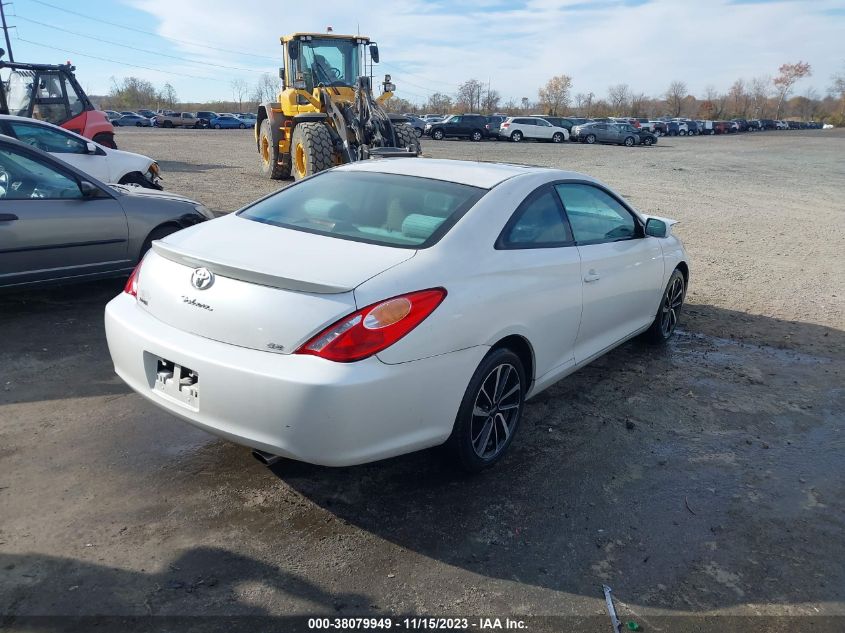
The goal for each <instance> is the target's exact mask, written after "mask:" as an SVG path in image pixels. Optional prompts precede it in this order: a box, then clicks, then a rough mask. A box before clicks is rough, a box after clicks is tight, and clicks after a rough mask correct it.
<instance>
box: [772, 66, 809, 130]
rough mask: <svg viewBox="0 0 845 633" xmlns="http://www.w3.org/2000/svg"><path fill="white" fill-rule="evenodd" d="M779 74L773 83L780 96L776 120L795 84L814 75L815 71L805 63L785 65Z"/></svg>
mask: <svg viewBox="0 0 845 633" xmlns="http://www.w3.org/2000/svg"><path fill="white" fill-rule="evenodd" d="M778 72H779V73H780V74H779V75H778V76H777V77H775V78H774V81H773V82H772V83H773V84H774V85H775V89H776V90H777V96H778V107H777V111H776V113H775V118H776V119H779V118H780V111H781V108H782V107H783V102H784V101H785V100H786V98H787V97H788V96H789V93H790V92H791V91H792V87H793V86H794V85H795V82H796V81H798V80H799V79H803V78H804V77H809V76H810V75H812V74H813V69H812V68H811V67H810V64H807V63H805V62H796V63H794V64H783V65H782V66H781V67H780V68H778Z"/></svg>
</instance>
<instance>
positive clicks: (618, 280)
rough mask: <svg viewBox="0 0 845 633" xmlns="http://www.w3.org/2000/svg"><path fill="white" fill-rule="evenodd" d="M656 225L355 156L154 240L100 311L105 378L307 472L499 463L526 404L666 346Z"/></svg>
mask: <svg viewBox="0 0 845 633" xmlns="http://www.w3.org/2000/svg"><path fill="white" fill-rule="evenodd" d="M672 224H673V222H672V221H671V220H667V219H665V218H657V217H650V216H646V215H643V214H641V213H639V212H638V211H636V210H635V209H633V208H632V207H631V206H630V205H628V204H627V203H626V202H625V201H624V200H623V199H622V198H621V197H620V196H619V195H618V194H616V193H614V192H613V191H612V190H610V189H609V188H608V187H606V186H605V185H603V184H601V183H600V182H598V181H596V180H594V179H593V178H590V177H588V176H584V175H581V174H577V173H572V172H565V171H558V170H554V169H545V168H538V167H525V166H519V165H501V164H491V163H473V162H462V161H448V160H433V159H422V158H420V159H409V160H400V159H390V160H372V161H363V162H359V163H355V164H351V165H345V166H342V167H337V168H335V169H332V170H329V171H326V172H323V173H320V174H318V175H316V176H314V177H311V178H307V179H305V180H302V181H301V182H298V183H296V184H294V185H291V186H289V187H287V188H286V189H283V190H281V191H279V192H277V193H274V194H272V195H270V196H267V197H265V198H263V199H261V200H259V201H258V202H255V203H253V204H251V205H249V206H247V207H246V208H244V209H242V210H241V211H239V212H237V213H233V214H231V215H228V216H225V217H221V218H218V219H215V220H212V221H210V222H205V223H203V224H199V225H197V226H194V227H191V228H188V229H185V230H183V231H180V232H178V233H175V234H173V235H171V236H169V237H167V238H165V239H163V240H160V241H157V242H154V243H153V247H152V250H151V251H150V252H149V253H148V254H147V256H146V257H145V258H144V260H143V261H142V263H141V264H140V265H139V266H138V268H137V269H136V270H135V272H134V273H133V274H132V277H131V278H130V279H129V281H128V282H127V285H126V289H125V292H124V293H122V294H121V295H119V296H118V297H116V298H115V299H114V300H112V301H111V302H110V303H109V304H108V306H107V308H106V334H107V336H108V344H109V349H110V351H111V355H112V358H113V360H114V365H115V369H116V371H117V373H118V375H119V376H120V377H121V378H123V380H125V381H126V382H127V383H128V384H129V386H131V387H132V388H133V389H134V390H136V391H137V392H139V393H140V394H142V395H143V396H145V397H146V398H148V399H149V400H151V401H152V402H153V403H155V404H157V405H158V406H160V407H162V408H164V409H166V410H167V411H169V412H171V413H173V414H174V415H177V416H178V417H180V418H182V419H184V420H186V421H188V422H190V423H191V424H194V425H196V426H198V427H200V428H202V429H205V430H207V431H209V432H211V433H215V434H217V435H220V436H222V437H224V438H227V439H229V440H231V441H233V442H237V443H240V444H244V445H247V446H251V447H253V448H256V449H258V450H260V451H264V452H266V453H271V454H273V455H277V456H283V457H289V458H293V459H298V460H303V461H306V462H311V463H315V464H323V465H330V466H344V465H351V464H359V463H362V462H368V461H372V460H377V459H382V458H386V457H391V456H394V455H399V454H402V453H407V452H410V451H415V450H418V449H422V448H426V447H430V446H435V445H439V444H444V443H445V444H446V445H447V447H448V448H449V450H450V451H451V453H452V454H453V455H454V457H455V458H456V460H458V462H459V463H460V464H461V465H462V466H463V467H464V468H466V469H468V470H479V469H481V468H484V467H486V466H489V465H491V464H493V463H494V462H496V461H497V460H499V459H500V458H501V457H502V455H503V454H504V453H505V452H506V450H507V449H508V447H509V446H510V444H511V442H512V441H513V439H514V435H515V434H516V431H517V429H518V427H519V423H520V419H521V417H522V414H523V409H524V406H525V401H526V399H528V398H530V397H532V396H534V395H536V394H537V393H539V392H540V391H542V390H543V389H545V388H547V387H548V386H550V385H551V384H553V383H554V382H555V381H557V380H559V379H560V378H562V377H564V376H566V375H567V374H569V373H571V372H573V371H575V370H576V369H578V368H580V367H581V366H583V365H585V364H586V363H589V362H590V361H591V360H592V359H594V358H596V357H597V356H599V355H601V354H604V353H605V352H607V351H608V350H610V349H612V348H613V347H615V346H617V345H619V344H620V343H622V342H623V341H625V340H627V339H630V338H631V337H633V336H636V335H638V334H643V335H645V336H646V337H647V338H649V339H651V340H652V341H655V342H662V341H665V340H667V339H668V338H669V337H670V336H672V333H673V332H674V330H675V326H676V324H677V322H678V315H679V312H680V309H681V305H682V303H683V300H684V296H685V292H686V287H687V283H688V282H689V268H688V263H687V256H686V253H685V251H684V248H683V246H682V244H681V242H680V240H679V239H678V238H677V237H675V236H674V235H673V234H672Z"/></svg>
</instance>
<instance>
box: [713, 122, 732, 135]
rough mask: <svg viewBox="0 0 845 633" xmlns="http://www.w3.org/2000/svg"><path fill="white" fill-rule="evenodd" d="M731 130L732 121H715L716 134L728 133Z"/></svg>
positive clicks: (714, 129) (714, 130)
mask: <svg viewBox="0 0 845 633" xmlns="http://www.w3.org/2000/svg"><path fill="white" fill-rule="evenodd" d="M730 131H731V124H730V121H714V122H713V132H714V133H716V134H728V133H730Z"/></svg>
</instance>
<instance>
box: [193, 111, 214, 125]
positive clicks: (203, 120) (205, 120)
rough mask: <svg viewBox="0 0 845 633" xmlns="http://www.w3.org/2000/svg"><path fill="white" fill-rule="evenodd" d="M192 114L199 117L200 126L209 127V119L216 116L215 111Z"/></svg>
mask: <svg viewBox="0 0 845 633" xmlns="http://www.w3.org/2000/svg"><path fill="white" fill-rule="evenodd" d="M194 116H195V117H196V118H197V119H199V125H200V127H210V126H211V119H216V118H217V113H216V112H197V113H196V114H194Z"/></svg>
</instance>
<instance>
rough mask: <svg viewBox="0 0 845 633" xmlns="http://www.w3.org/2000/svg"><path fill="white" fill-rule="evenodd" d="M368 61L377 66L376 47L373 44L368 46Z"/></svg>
mask: <svg viewBox="0 0 845 633" xmlns="http://www.w3.org/2000/svg"><path fill="white" fill-rule="evenodd" d="M370 59H372V60H373V63H374V64H378V46H376V45H375V44H371V45H370Z"/></svg>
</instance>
